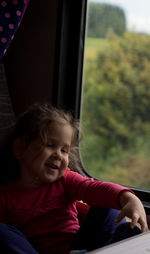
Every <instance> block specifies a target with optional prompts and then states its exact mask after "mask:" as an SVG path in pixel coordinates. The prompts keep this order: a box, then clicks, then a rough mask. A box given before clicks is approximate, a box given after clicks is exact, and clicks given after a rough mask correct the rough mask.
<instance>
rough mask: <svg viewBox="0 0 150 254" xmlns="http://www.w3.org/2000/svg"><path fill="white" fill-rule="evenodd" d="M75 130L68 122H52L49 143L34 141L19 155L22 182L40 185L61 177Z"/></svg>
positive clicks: (38, 139) (66, 164) (66, 163)
mask: <svg viewBox="0 0 150 254" xmlns="http://www.w3.org/2000/svg"><path fill="white" fill-rule="evenodd" d="M72 135H73V130H72V128H71V126H70V125H68V124H65V125H63V124H58V123H52V124H51V126H50V135H49V139H48V143H47V144H46V145H45V146H42V147H41V140H40V138H37V139H35V140H34V141H32V142H31V143H30V144H29V145H28V146H27V147H26V148H25V149H24V150H23V151H22V152H21V153H20V155H19V156H18V158H17V159H19V162H20V168H21V177H20V180H22V182H27V183H29V182H30V183H31V185H32V183H33V185H40V184H42V183H52V182H55V181H56V180H58V179H59V178H61V177H62V176H63V175H64V173H65V171H66V168H67V166H68V163H69V161H68V157H69V152H70V147H71V142H72ZM16 157H17V156H16Z"/></svg>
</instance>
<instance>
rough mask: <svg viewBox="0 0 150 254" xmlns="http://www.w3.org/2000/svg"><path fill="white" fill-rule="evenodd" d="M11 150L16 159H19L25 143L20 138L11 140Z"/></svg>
mask: <svg viewBox="0 0 150 254" xmlns="http://www.w3.org/2000/svg"><path fill="white" fill-rule="evenodd" d="M12 150H13V154H14V156H15V157H16V159H18V160H19V159H21V157H22V156H23V153H24V151H25V143H24V141H23V140H22V139H21V138H17V139H15V140H14V141H13V144H12Z"/></svg>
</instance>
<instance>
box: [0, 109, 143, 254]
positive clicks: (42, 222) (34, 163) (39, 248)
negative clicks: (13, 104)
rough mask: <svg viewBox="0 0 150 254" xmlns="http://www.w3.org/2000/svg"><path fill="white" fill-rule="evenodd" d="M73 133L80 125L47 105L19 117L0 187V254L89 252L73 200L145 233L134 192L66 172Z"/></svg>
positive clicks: (74, 135) (72, 144)
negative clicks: (114, 213) (111, 210)
mask: <svg viewBox="0 0 150 254" xmlns="http://www.w3.org/2000/svg"><path fill="white" fill-rule="evenodd" d="M77 131H78V123H77V122H76V121H75V120H74V119H73V118H72V116H71V115H70V114H68V113H65V112H64V111H62V110H58V109H56V108H53V107H51V106H49V105H46V104H44V105H39V104H35V105H33V106H31V107H30V108H29V109H28V110H27V111H26V112H25V113H24V114H22V115H21V116H20V117H19V119H18V121H17V123H16V125H15V128H14V131H13V135H12V138H11V149H10V153H9V158H10V157H11V159H9V158H5V160H4V163H3V167H4V165H5V168H6V169H7V171H5V177H4V178H3V180H5V182H4V183H3V185H2V186H1V187H0V222H1V224H0V250H1V252H2V250H3V253H11V254H12V253H18V254H21V253H27V254H31V253H32V254H37V253H41V254H50V253H51V254H56V253H57V254H58V253H61V254H68V253H69V251H70V250H71V249H77V248H78V249H80V248H87V246H82V247H81V246H80V245H79V241H78V240H80V237H79V236H81V237H82V231H80V230H79V228H80V227H79V222H78V218H77V208H76V201H77V200H83V201H84V202H86V203H88V204H89V205H90V206H97V207H105V208H108V207H110V208H115V209H118V210H119V209H121V211H120V212H119V214H118V217H117V219H116V222H119V221H120V220H121V219H122V218H123V217H124V216H128V217H129V218H131V228H133V227H134V226H135V225H136V223H137V222H138V223H139V224H140V225H141V231H142V232H144V231H146V230H147V222H146V215H145V211H144V208H143V206H142V204H141V202H140V200H139V199H138V198H137V197H136V196H135V195H134V194H133V193H132V191H130V190H129V189H127V188H125V187H123V186H120V185H117V184H114V183H109V182H102V181H98V180H93V179H89V178H86V177H83V176H81V175H80V174H78V173H77V172H73V171H71V170H70V169H69V168H68V164H69V160H70V158H71V155H72V152H73V150H74V149H75V148H76V146H77V145H78V144H77V141H76V140H77V138H76V137H77ZM6 164H8V165H7V166H6ZM131 230H132V229H130V231H131ZM77 232H78V233H77ZM83 232H85V231H84V230H83ZM99 241H100V240H99ZM85 244H86V243H85ZM96 247H97V246H96ZM92 248H95V246H93V247H92ZM92 248H87V249H89V250H90V249H92Z"/></svg>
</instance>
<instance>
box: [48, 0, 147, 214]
mask: <svg viewBox="0 0 150 254" xmlns="http://www.w3.org/2000/svg"><path fill="white" fill-rule="evenodd" d="M87 3H88V0H82V1H81V0H75V1H70V0H63V1H59V6H58V19H57V35H56V52H55V59H56V60H55V73H54V89H53V95H54V96H53V98H54V99H53V104H54V105H55V106H57V107H61V108H64V109H67V110H70V111H72V113H73V115H74V117H76V118H77V119H80V110H81V97H82V76H83V62H84V44H85V30H86V13H87ZM81 168H82V169H81V170H80V173H81V174H82V175H85V176H87V177H92V176H91V175H89V174H88V172H87V171H86V170H85V168H84V165H83V164H82V162H81ZM135 177H136V176H135ZM126 187H129V188H130V189H131V190H133V191H134V193H135V194H136V195H137V196H138V197H139V198H140V200H141V201H142V202H143V205H144V207H145V210H146V213H147V214H150V191H149V190H143V189H140V188H135V187H132V186H126Z"/></svg>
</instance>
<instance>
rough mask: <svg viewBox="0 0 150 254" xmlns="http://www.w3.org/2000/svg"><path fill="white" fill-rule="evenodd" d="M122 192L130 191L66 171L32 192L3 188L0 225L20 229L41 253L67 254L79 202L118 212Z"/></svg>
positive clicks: (0, 202)
mask: <svg viewBox="0 0 150 254" xmlns="http://www.w3.org/2000/svg"><path fill="white" fill-rule="evenodd" d="M123 190H127V189H126V188H125V187H122V186H120V185H117V184H114V183H108V182H102V181H94V180H93V179H89V178H85V177H83V176H81V175H80V174H78V173H76V172H72V171H70V169H67V170H66V172H65V175H64V176H63V177H62V178H61V179H60V180H58V181H56V182H54V183H53V184H44V185H42V186H40V187H38V188H36V189H33V190H26V191H24V190H18V189H17V188H14V187H13V186H11V185H7V186H3V187H0V204H1V205H0V222H3V223H8V224H11V225H13V226H15V227H17V228H18V229H20V230H21V231H22V232H23V233H24V234H25V235H26V237H27V238H28V239H29V240H30V241H31V243H32V244H33V246H36V248H37V250H38V251H39V252H43V250H44V253H51V254H54V253H59V251H60V250H61V254H63V253H67V251H68V250H69V247H70V243H71V240H72V238H73V236H74V234H75V233H76V232H77V230H78V229H79V222H78V219H77V209H76V201H77V200H83V201H84V202H86V203H88V204H89V205H92V206H101V207H112V208H116V209H119V204H118V195H119V193H120V192H121V191H123ZM58 249H59V251H58ZM50 250H51V252H49V251H50ZM63 250H64V252H63Z"/></svg>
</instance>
